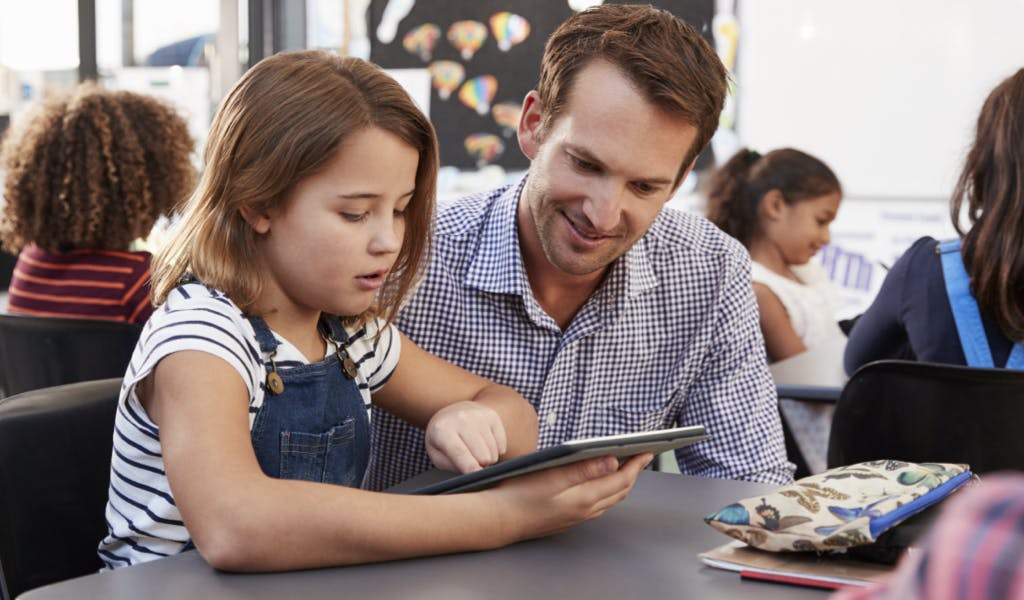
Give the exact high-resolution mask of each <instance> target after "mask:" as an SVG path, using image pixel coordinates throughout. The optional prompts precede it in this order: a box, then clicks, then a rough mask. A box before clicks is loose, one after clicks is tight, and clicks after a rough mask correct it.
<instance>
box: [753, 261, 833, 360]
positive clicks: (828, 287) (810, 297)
mask: <svg viewBox="0 0 1024 600" xmlns="http://www.w3.org/2000/svg"><path fill="white" fill-rule="evenodd" d="M790 270H791V271H793V274H794V275H796V276H797V277H799V278H800V281H801V282H802V283H797V282H796V281H793V280H792V279H789V278H788V277H783V276H782V275H779V274H778V273H775V272H774V271H771V270H770V269H768V267H766V266H764V265H762V264H761V263H759V262H756V261H752V262H751V269H750V278H751V280H753V282H754V283H760V284H763V285H766V286H768V289H770V290H771V291H772V292H773V293H774V294H775V295H776V296H777V297H778V298H779V301H780V302H782V306H783V307H784V308H785V309H786V312H787V313H788V314H789V321H790V323H791V324H792V325H793V331H795V332H796V334H797V335H798V336H800V339H801V340H802V341H803V343H804V346H806V347H807V348H808V349H810V348H813V347H815V346H817V345H819V344H821V343H822V342H824V341H825V340H828V339H831V338H833V337H836V336H841V335H842V334H843V332H842V330H841V329H839V323H838V322H837V321H836V313H837V312H838V311H839V309H840V308H841V304H840V299H839V294H838V292H837V290H836V288H835V286H834V285H833V283H832V282H831V281H830V280H829V278H828V275H826V274H825V270H824V269H822V268H821V265H819V264H817V263H813V262H809V263H807V264H805V265H798V266H794V267H791V269H790Z"/></svg>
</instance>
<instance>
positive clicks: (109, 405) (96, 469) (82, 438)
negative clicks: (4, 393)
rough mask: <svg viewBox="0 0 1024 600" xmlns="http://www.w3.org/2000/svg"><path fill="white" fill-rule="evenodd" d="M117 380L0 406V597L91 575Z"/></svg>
mask: <svg viewBox="0 0 1024 600" xmlns="http://www.w3.org/2000/svg"><path fill="white" fill-rule="evenodd" d="M120 388H121V379H120V378H115V379H104V380H101V381H85V382H78V383H72V384H68V385H62V386H57V387H51V388H43V389H39V390H32V391H30V392H25V393H23V394H18V395H17V396H12V397H10V398H6V399H4V400H0V598H6V599H12V598H15V597H17V596H18V594H20V593H21V592H23V591H25V590H29V589H32V588H35V587H39V586H41V585H46V584H49V583H54V582H57V581H62V580H64V579H69V578H71V577H77V576H79V575H85V574H88V573H94V572H96V571H97V570H99V569H100V567H101V566H102V563H101V562H100V560H99V557H98V555H97V554H96V547H97V545H98V544H99V542H100V540H101V539H103V536H104V535H106V532H107V529H106V520H105V518H104V508H105V506H106V502H107V486H108V484H109V482H110V452H111V448H112V446H113V431H114V414H115V411H116V409H117V397H118V393H119V391H120Z"/></svg>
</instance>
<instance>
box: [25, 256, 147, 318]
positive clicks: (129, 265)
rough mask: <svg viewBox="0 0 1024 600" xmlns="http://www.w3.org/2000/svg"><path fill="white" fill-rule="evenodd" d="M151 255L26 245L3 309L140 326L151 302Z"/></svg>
mask: <svg viewBox="0 0 1024 600" xmlns="http://www.w3.org/2000/svg"><path fill="white" fill-rule="evenodd" d="M151 258H152V256H151V255H150V254H149V252H118V251H116V250H69V251H67V252H50V251H48V250H43V249H41V248H38V247H36V246H35V245H32V244H30V245H28V246H26V247H25V248H23V249H22V250H21V253H20V254H19V255H18V263H17V264H16V265H15V267H14V274H13V275H12V276H11V284H10V287H9V289H8V304H7V309H8V311H10V312H14V313H25V314H30V315H39V316H46V317H79V318H83V319H109V320H111V321H127V322H129V323H143V322H145V321H146V319H148V318H149V315H150V314H152V312H153V306H152V304H150V301H149V263H150V260H151Z"/></svg>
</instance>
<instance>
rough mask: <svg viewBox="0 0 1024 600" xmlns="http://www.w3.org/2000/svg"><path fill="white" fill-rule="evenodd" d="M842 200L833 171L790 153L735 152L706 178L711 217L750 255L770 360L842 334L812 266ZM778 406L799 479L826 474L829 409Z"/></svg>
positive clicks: (829, 293)
mask: <svg viewBox="0 0 1024 600" xmlns="http://www.w3.org/2000/svg"><path fill="white" fill-rule="evenodd" d="M841 199H842V190H841V188H840V186H839V180H838V179H837V178H836V176H835V174H834V173H833V172H832V170H831V169H829V168H828V166H826V165H825V163H823V162H821V161H820V160H818V159H816V158H814V157H813V156H810V155H808V154H805V153H803V152H800V151H799V150H794V149H792V148H782V149H778V150H773V151H771V152H769V153H768V154H765V155H764V156H761V155H760V154H758V153H757V152H754V151H753V150H746V149H744V150H740V151H739V152H738V153H737V154H736V155H735V156H733V157H732V158H730V159H729V161H728V162H726V163H725V165H724V166H723V167H722V168H721V169H720V170H719V171H718V172H717V173H715V174H714V176H713V177H712V179H711V181H710V184H709V192H708V218H709V219H710V220H711V221H712V222H713V223H714V224H715V225H718V226H719V227H720V228H721V229H722V230H723V231H725V232H726V233H728V234H729V235H731V236H733V237H735V238H736V239H738V240H739V241H740V242H742V243H743V245H744V246H746V247H747V250H749V251H750V258H751V261H752V262H751V270H750V276H751V279H752V280H753V285H754V295H755V296H756V297H757V306H758V311H759V313H760V321H761V332H762V334H764V344H765V351H766V352H767V354H768V360H769V362H774V361H778V360H782V359H783V358H786V357H789V356H793V355H794V354H799V353H801V352H804V351H806V350H807V349H809V348H813V347H814V346H816V345H818V344H820V343H822V342H824V341H825V340H827V339H829V338H830V337H834V336H840V335H842V332H841V331H840V329H839V324H838V323H837V322H836V320H835V313H836V310H837V309H838V308H839V298H838V294H837V293H836V292H835V291H834V290H833V287H832V284H831V282H830V281H829V280H828V277H827V276H826V275H825V273H824V271H823V270H822V269H821V268H820V267H819V266H818V265H816V264H812V263H811V262H810V260H811V258H812V257H813V256H814V255H815V254H817V252H818V250H820V249H821V247H822V246H824V245H825V244H827V243H828V242H829V230H828V228H829V224H830V223H832V221H833V220H834V219H835V218H836V213H837V212H838V211H839V202H840V200H841ZM779 407H780V409H781V411H782V415H783V417H784V422H785V424H786V425H787V426H788V428H789V431H790V432H792V436H793V441H794V442H795V444H796V448H797V449H798V450H799V455H797V454H796V453H794V452H791V455H792V457H793V459H794V462H796V463H797V476H798V477H800V476H803V475H805V474H811V473H820V472H821V471H824V470H825V468H826V456H827V450H828V433H829V429H830V427H831V423H832V412H833V410H834V407H833V406H832V405H826V404H810V403H806V402H800V401H797V400H791V399H787V398H783V399H780V401H779ZM801 463H802V464H801Z"/></svg>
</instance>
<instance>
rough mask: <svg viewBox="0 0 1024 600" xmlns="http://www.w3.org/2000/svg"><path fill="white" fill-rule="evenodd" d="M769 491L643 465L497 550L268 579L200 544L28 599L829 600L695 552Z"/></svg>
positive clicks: (716, 541)
mask: <svg viewBox="0 0 1024 600" xmlns="http://www.w3.org/2000/svg"><path fill="white" fill-rule="evenodd" d="M771 487H772V486H768V485H762V484H753V483H746V482H740V481H726V480H718V479H702V478H698V477H689V476H682V475H675V474H669V473H655V472H651V471H645V472H643V473H641V475H640V479H639V480H638V481H637V485H636V487H635V488H634V490H633V492H632V493H631V494H630V496H629V498H627V499H626V500H625V501H624V502H623V503H622V504H620V505H618V506H616V507H614V508H612V509H611V510H610V511H608V512H607V513H605V514H604V515H603V516H602V517H600V518H598V519H596V520H593V521H589V522H587V523H584V524H582V525H580V526H578V527H575V528H573V529H570V530H569V531H567V532H564V533H561V534H559V535H555V536H552V537H548V538H544V539H540V540H533V541H529V542H523V543H519V544H515V545H512V546H509V547H506V548H502V549H500V550H494V551H490V552H478V553H467V554H456V555H448V556H438V557H431V558H423V559H414V560H405V561H397V562H392V563H382V564H373V565H362V566H356V567H341V568H334V569H320V570H314V571H300V572H292V573H274V574H263V575H237V574H225V573H219V572H217V571H215V570H213V569H212V568H211V567H210V566H209V565H207V564H206V562H205V561H203V559H202V558H201V557H200V556H199V555H198V554H197V553H196V552H194V551H193V552H186V553H185V554H181V555H178V556H174V557H171V558H165V559H161V560H157V561H154V562H151V563H146V564H142V565H138V566H134V567H128V568H122V569H118V570H116V571H113V572H109V573H99V574H96V575H89V576H86V577H80V578H78V579H72V580H69V581H65V582H62V583H58V584H54V585H50V586H46V587H43V588H39V589H36V590H33V591H30V592H26V593H25V594H23V595H22V596H20V598H23V599H24V600H57V599H74V600H82V599H87V598H104V599H110V600H118V599H129V598H130V599H132V600H135V599H138V598H145V599H146V600H162V599H170V598H174V599H179V598H218V599H225V600H231V599H239V600H242V599H244V600H251V599H254V598H256V599H258V598H268V599H272V600H283V599H286V598H374V599H383V598H402V599H405V598H417V599H420V598H428V599H430V598H436V599H438V600H463V599H466V600H469V599H474V600H475V599H478V598H488V599H492V598H494V599H504V598H507V599H509V600H522V599H523V598H569V599H575V598H579V599H586V600H595V599H598V598H644V599H657V598H750V597H756V598H757V599H758V600H771V599H773V598H780V599H782V598H786V599H790V598H805V597H806V598H811V597H815V598H823V597H824V592H823V591H820V590H815V589H811V588H801V587H792V586H787V585H781V584H774V583H764V582H756V581H744V580H741V579H740V577H739V575H737V574H736V573H731V572H726V571H720V570H717V569H712V568H709V567H705V566H703V564H702V563H701V562H700V559H698V558H697V554H698V553H700V552H702V551H704V550H708V549H710V548H713V547H715V546H718V545H720V544H722V543H725V542H727V541H728V538H726V537H725V536H723V535H722V534H720V533H718V532H717V531H715V530H713V529H711V528H710V527H708V526H707V525H705V524H704V522H703V520H702V518H703V517H704V516H705V515H707V514H708V513H711V512H713V511H715V510H717V509H718V508H721V507H722V506H724V505H725V504H728V503H729V502H732V501H733V500H737V499H740V498H744V497H747V496H751V495H754V494H758V493H762V492H764V491H767V490H768V489H770V488H771Z"/></svg>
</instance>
